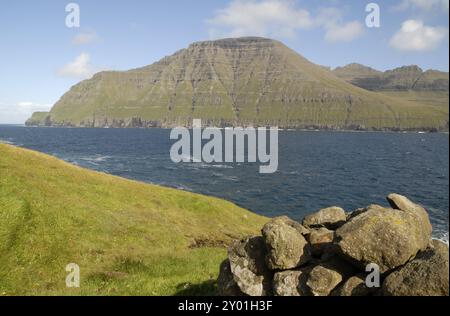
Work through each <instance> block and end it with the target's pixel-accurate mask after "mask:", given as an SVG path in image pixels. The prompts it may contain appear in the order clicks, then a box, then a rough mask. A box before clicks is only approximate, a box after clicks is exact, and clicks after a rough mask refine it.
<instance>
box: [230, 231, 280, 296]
mask: <svg viewBox="0 0 450 316" xmlns="http://www.w3.org/2000/svg"><path fill="white" fill-rule="evenodd" d="M265 257H266V246H265V242H264V239H263V238H262V237H251V238H246V239H243V240H240V241H237V242H235V243H234V244H233V245H232V246H231V247H230V249H229V250H228V259H229V260H230V269H231V272H232V273H233V275H234V280H235V281H236V283H237V285H238V286H239V288H240V290H241V291H242V292H243V293H244V294H247V295H250V296H266V295H270V294H271V291H272V286H271V282H272V278H273V274H272V272H271V271H270V270H269V269H267V267H266V265H265Z"/></svg>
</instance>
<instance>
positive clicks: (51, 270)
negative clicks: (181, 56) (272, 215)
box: [0, 144, 268, 296]
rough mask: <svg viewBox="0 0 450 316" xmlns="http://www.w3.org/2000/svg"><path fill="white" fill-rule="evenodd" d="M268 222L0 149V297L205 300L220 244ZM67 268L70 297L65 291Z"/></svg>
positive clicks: (203, 199)
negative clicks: (72, 267)
mask: <svg viewBox="0 0 450 316" xmlns="http://www.w3.org/2000/svg"><path fill="white" fill-rule="evenodd" d="M267 221H268V220H267V219H265V218H264V217H261V216H258V215H256V214H253V213H251V212H249V211H246V210H244V209H241V208H239V207H237V206H236V205H234V204H232V203H229V202H226V201H223V200H220V199H217V198H212V197H207V196H202V195H198V194H194V193H189V192H183V191H178V190H174V189H169V188H163V187H159V186H155V185H149V184H143V183H139V182H135V181H131V180H126V179H122V178H119V177H114V176H111V175H106V174H102V173H98V172H94V171H89V170H86V169H82V168H79V167H76V166H73V165H70V164H68V163H65V162H63V161H61V160H58V159H56V158H53V157H50V156H47V155H44V154H40V153H37V152H34V151H30V150H26V149H21V148H17V147H13V146H10V145H5V144H0V296H2V295H94V296H96V295H173V294H196V295H200V294H213V293H212V291H213V290H214V284H213V282H212V281H211V280H212V279H215V278H216V277H217V274H218V272H219V271H218V268H217V267H218V266H219V265H220V263H221V262H222V261H223V259H224V258H225V257H226V246H225V245H227V244H229V243H230V242H231V241H232V240H233V239H235V238H241V237H244V236H246V235H257V234H258V233H259V228H260V227H261V226H262V225H264V224H265V223H266V222H267ZM69 263H76V264H77V265H79V267H80V272H81V287H80V288H79V289H71V288H66V284H65V279H66V275H67V273H66V272H65V267H66V265H67V264H69Z"/></svg>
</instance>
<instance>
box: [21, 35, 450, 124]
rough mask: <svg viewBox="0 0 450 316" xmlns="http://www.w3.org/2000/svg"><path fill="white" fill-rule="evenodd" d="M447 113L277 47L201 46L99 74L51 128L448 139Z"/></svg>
mask: <svg viewBox="0 0 450 316" xmlns="http://www.w3.org/2000/svg"><path fill="white" fill-rule="evenodd" d="M441 110H442V109H440V108H436V107H435V106H434V105H429V104H418V103H413V102H409V101H408V100H404V99H401V98H395V97H390V96H386V95H383V94H381V93H376V92H371V91H367V90H364V89H362V88H359V87H356V86H354V85H352V84H350V83H348V82H346V81H345V80H343V79H340V78H338V77H337V76H336V75H335V74H334V73H333V72H331V71H330V70H328V69H325V68H324V67H321V66H318V65H315V64H313V63H311V62H309V61H308V60H306V59H305V58H303V57H302V56H301V55H299V54H298V53H296V52H295V51H293V50H291V49H290V48H288V47H286V46H285V45H283V44H282V43H280V42H278V41H274V40H270V39H264V38H253V37H252V38H240V39H223V40H217V41H207V42H199V43H194V44H192V45H190V46H189V47H188V48H186V49H183V50H181V51H179V52H177V53H175V54H174V55H172V56H169V57H166V58H164V59H162V60H161V61H159V62H157V63H154V64H152V65H150V66H146V67H142V68H139V69H132V70H129V71H124V72H117V71H116V72H114V71H108V72H101V73H98V74H96V75H95V76H94V77H93V78H91V79H89V80H85V81H82V82H80V83H79V84H77V85H75V86H74V87H72V88H71V90H70V91H68V92H67V93H66V94H65V95H63V96H62V97H61V99H60V100H59V101H58V102H57V103H56V104H55V106H54V107H53V109H52V110H51V112H50V116H49V119H48V123H49V124H51V125H54V126H80V127H92V126H95V127H104V126H108V127H173V126H180V125H181V126H190V125H191V124H192V119H193V118H200V119H202V120H203V122H204V123H205V125H209V126H230V125H233V126H248V125H258V126H267V125H271V126H280V127H285V128H322V129H376V130H382V129H403V130H406V129H432V128H433V129H444V128H445V127H446V126H447V125H448V110H447V111H446V113H443V112H442V111H441ZM28 124H29V125H36V124H35V123H34V124H33V120H32V121H29V122H28Z"/></svg>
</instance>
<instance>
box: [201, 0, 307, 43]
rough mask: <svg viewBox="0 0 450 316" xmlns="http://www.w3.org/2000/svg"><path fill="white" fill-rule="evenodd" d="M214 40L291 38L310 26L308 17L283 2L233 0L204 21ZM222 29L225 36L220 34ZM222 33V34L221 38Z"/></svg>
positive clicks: (280, 0)
mask: <svg viewBox="0 0 450 316" xmlns="http://www.w3.org/2000/svg"><path fill="white" fill-rule="evenodd" d="M207 22H208V23H209V24H210V25H211V26H212V28H211V29H210V34H211V35H212V36H213V37H217V36H225V34H226V36H231V37H239V36H282V37H286V36H292V35H293V34H295V32H296V31H297V30H299V29H306V28H309V27H311V26H312V25H313V20H312V18H311V16H310V13H309V12H308V11H306V10H302V9H297V8H295V7H294V5H293V2H291V1H283V0H262V1H257V0H249V1H245V0H234V1H232V2H231V3H230V4H229V6H228V7H226V8H224V9H221V10H219V11H218V12H217V13H216V15H215V16H214V17H213V18H212V19H210V20H208V21H207ZM223 28H225V29H226V31H225V32H223V31H221V30H222V29H223ZM222 33H223V34H222Z"/></svg>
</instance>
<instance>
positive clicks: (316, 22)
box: [0, 0, 449, 124]
mask: <svg viewBox="0 0 450 316" xmlns="http://www.w3.org/2000/svg"><path fill="white" fill-rule="evenodd" d="M70 2H74V3H76V4H78V5H79V8H80V27H79V28H68V27H67V26H66V23H65V20H66V16H67V15H68V13H67V12H66V11H65V8H66V5H67V4H69V3H70ZM370 2H372V1H356V0H307V1H306V0H195V1H186V0H166V1H149V0H128V1H122V0H110V1H106V0H95V1H92V0H91V1H87V0H78V1H63V0H40V1H31V0H28V1H25V0H15V1H4V0H3V1H0V43H1V46H0V69H1V71H0V124H2V123H19V124H20V123H23V122H24V120H26V118H27V117H28V116H29V115H30V114H31V112H33V111H36V110H48V109H49V108H50V107H51V106H52V105H53V104H54V103H55V102H56V101H58V99H59V98H60V97H61V96H62V95H63V94H64V93H65V92H66V91H67V90H68V89H69V88H70V87H71V86H72V85H74V84H76V83H77V82H79V81H80V80H82V79H85V78H88V77H90V76H91V75H92V74H93V73H95V72H97V71H101V70H105V69H111V70H126V69H130V68H136V67H141V66H144V65H148V64H151V63H153V62H155V61H157V60H159V59H160V58H162V57H164V56H167V55H171V54H173V53H174V52H175V51H177V50H179V49H182V48H185V47H187V46H188V45H189V44H190V43H191V42H195V41H201V40H208V39H216V38H220V37H230V36H232V37H236V36H247V35H256V36H265V37H271V38H275V39H278V40H281V41H282V42H284V43H285V44H286V45H288V46H289V47H291V48H293V49H294V50H296V51H297V52H299V53H300V54H302V55H303V56H305V57H306V58H308V59H309V60H311V61H313V62H315V63H318V64H322V65H327V66H331V67H336V66H341V65H345V64H348V63H350V62H358V63H362V64H365V65H368V66H371V67H374V68H376V69H380V70H385V69H390V68H395V67H398V66H401V65H410V64H417V65H419V66H420V67H422V68H424V69H430V68H433V69H439V70H444V71H448V68H449V65H448V54H449V40H448V27H449V21H448V2H449V1H448V0H379V1H373V2H374V3H377V4H378V5H379V7H380V9H381V11H380V13H381V19H380V21H381V25H380V28H368V27H367V26H366V23H365V19H366V16H367V14H368V13H366V12H365V8H366V5H367V4H368V3H370Z"/></svg>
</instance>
